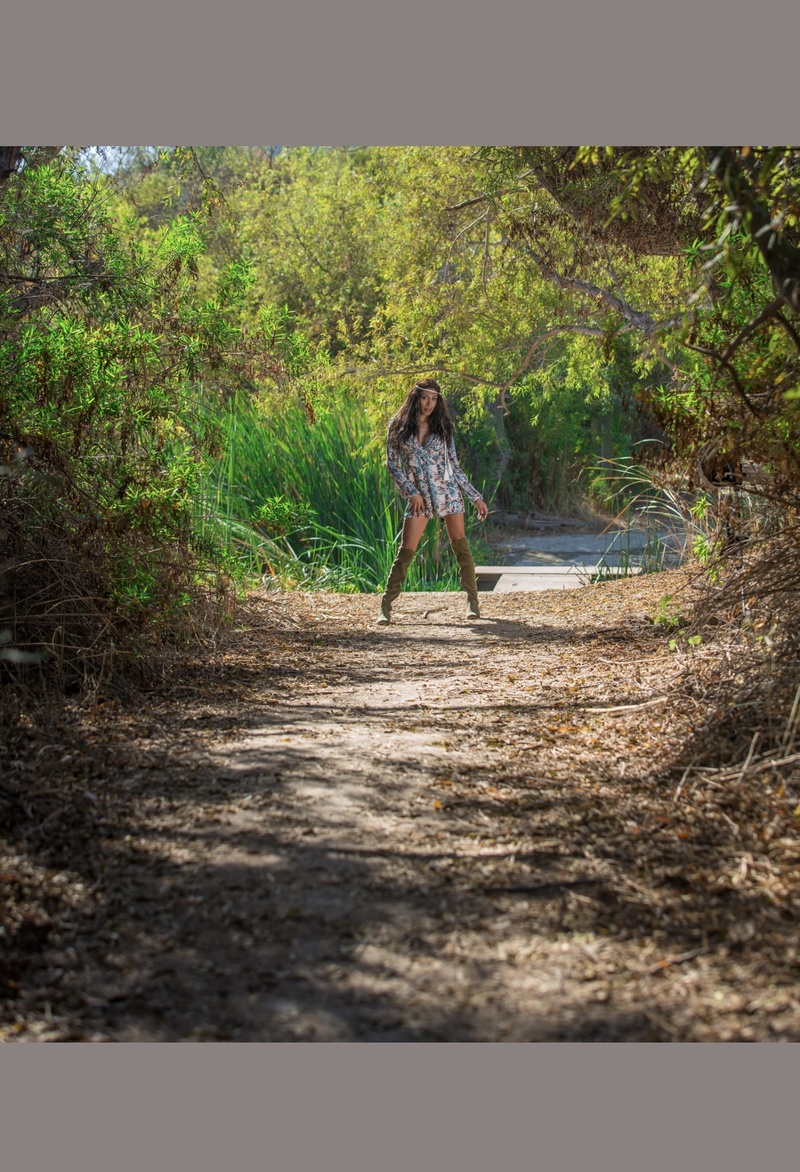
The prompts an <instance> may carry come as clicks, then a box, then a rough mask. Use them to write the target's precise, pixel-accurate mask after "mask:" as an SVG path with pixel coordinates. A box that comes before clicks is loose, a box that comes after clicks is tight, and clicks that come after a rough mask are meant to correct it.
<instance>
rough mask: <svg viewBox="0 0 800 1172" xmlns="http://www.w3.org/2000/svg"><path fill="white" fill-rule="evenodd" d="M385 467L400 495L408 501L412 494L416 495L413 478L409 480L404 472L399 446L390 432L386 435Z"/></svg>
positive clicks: (417, 490)
mask: <svg viewBox="0 0 800 1172" xmlns="http://www.w3.org/2000/svg"><path fill="white" fill-rule="evenodd" d="M386 469H387V471H388V473H389V475H390V476H391V478H392V480H393V481H394V486H395V488H396V489H397V491H398V492H399V493H400V495H401V496H402V497H404V498H405V499H406V500H407V501H410V500H411V498H412V496H416V495H417V493H418V492H419V489H418V488H417V486H416V485H415V484H414V482H413V480H409V478H408V476H407V474H406V470H405V468H404V467H403V464H402V461H401V459H400V451H399V448H398V446H397V444H396V443H394V441H393V440H392V436H391V432H390V433H389V435H388V436H387V437H386Z"/></svg>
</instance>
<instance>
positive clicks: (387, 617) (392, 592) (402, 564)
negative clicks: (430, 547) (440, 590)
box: [377, 545, 417, 623]
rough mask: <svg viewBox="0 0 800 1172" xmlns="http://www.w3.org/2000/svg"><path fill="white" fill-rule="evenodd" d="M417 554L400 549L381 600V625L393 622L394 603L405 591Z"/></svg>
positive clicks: (404, 548) (379, 617)
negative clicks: (409, 568)
mask: <svg viewBox="0 0 800 1172" xmlns="http://www.w3.org/2000/svg"><path fill="white" fill-rule="evenodd" d="M416 552H417V551H416V550H415V549H406V547H405V546H404V545H401V546H400V548H399V549H398V551H397V557H396V558H395V559H394V563H393V565H392V568H391V570H390V571H389V580H388V581H387V583H386V589H385V590H384V592H383V598H382V599H381V613H380V615H379V616H378V619H377V621H378V622H379V623H390V622H391V621H392V603H393V602H394V600H395V599H396V598H397V596H398V594H399V593H400V591H401V590H402V589H403V583H404V582H405V580H406V574H407V573H408V567H409V566H410V565H411V563H412V562H413V560H414V555H415V554H416Z"/></svg>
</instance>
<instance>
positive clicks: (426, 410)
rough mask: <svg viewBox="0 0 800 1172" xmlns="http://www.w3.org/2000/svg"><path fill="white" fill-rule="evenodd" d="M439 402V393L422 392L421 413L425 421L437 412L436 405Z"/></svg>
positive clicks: (420, 395) (420, 398)
mask: <svg viewBox="0 0 800 1172" xmlns="http://www.w3.org/2000/svg"><path fill="white" fill-rule="evenodd" d="M438 402H439V392H438V391H430V390H426V391H420V393H419V413H420V415H421V416H422V418H423V419H427V418H428V416H429V415H432V414H433V412H434V411H435V410H436V404H437V403H438Z"/></svg>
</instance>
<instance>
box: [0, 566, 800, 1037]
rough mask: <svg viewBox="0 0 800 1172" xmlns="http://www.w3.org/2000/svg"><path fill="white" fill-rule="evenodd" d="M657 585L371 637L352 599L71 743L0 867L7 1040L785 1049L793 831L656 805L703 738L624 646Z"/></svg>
mask: <svg viewBox="0 0 800 1172" xmlns="http://www.w3.org/2000/svg"><path fill="white" fill-rule="evenodd" d="M670 580H672V581H673V587H672V588H673V589H674V588H675V585H674V584H675V583H677V581H678V578H677V577H675V578H673V579H670V578H669V576H668V575H663V576H660V578H659V579H648V580H641V581H632V580H629V581H626V582H617V583H609V584H606V585H605V586H602V587H598V588H594V589H587V590H581V591H564V592H561V593H558V592H553V593H547V594H542V593H537V594H517V595H514V594H505V595H503V596H497V597H492V596H491V595H489V596H487V597H486V599H485V603H484V610H485V613H486V616H487V617H486V619H485V620H484V621H481V622H480V623H472V624H469V623H467V622H466V621H465V620H463V619H462V618H461V615H462V614H463V609H464V607H463V601H462V598H461V597H460V596H458V595H434V594H430V595H406V596H404V597H403V599H402V600H401V602H400V603H399V604H398V605H397V607H396V616H397V618H396V622H395V623H393V625H392V626H391V627H390V628H388V629H381V628H376V627H375V626H374V615H375V610H376V602H375V599H374V598H367V597H360V596H348V595H324V596H323V595H281V594H272V595H266V596H264V597H263V598H261V599H256V600H254V602H253V607H252V611H251V614H250V622H249V624H248V626H247V628H246V629H243V630H241V631H239V632H238V633H237V634H236V635H235V636H233V637H231V638H230V639H229V640H228V641H227V643H226V645H225V647H224V648H222V649H220V651H219V652H218V653H217V654H216V655H215V656H213V657H212V658H211V659H210V660H209V661H208V662H207V663H205V664H202V663H198V664H195V665H194V666H191V665H189V666H187V669H186V675H185V678H184V679H183V680H182V681H181V682H180V683H178V684H173V685H172V686H171V688H170V689H168V690H165V691H163V692H162V693H161V694H157V695H154V696H153V697H151V698H150V700H149V701H148V702H147V703H146V704H143V705H142V706H141V707H139V708H137V709H133V708H128V709H119V710H116V711H111V712H109V711H107V710H106V711H103V712H98V711H95V712H94V713H92V714H91V715H90V714H85V715H84V716H83V717H82V718H81V719H82V720H83V721H84V724H83V739H82V740H81V741H76V740H75V739H74V738H73V740H72V741H71V742H70V745H69V746H67V747H68V748H69V749H70V753H69V754H68V756H69V758H70V760H69V762H68V763H67V764H66V765H62V768H67V769H68V770H71V771H72V773H71V777H72V783H71V784H72V785H73V790H72V791H71V792H72V793H73V797H72V799H71V803H70V806H69V812H68V813H66V814H59V809H60V808H59V807H57V806H53V807H52V809H51V810H50V812H49V813H47V814H46V818H50V819H51V821H50V823H49V827H47V828H46V829H45V831H44V833H43V835H40V837H39V839H37V840H36V842H35V843H33V846H36V850H38V854H37V853H36V850H33V846H32V845H31V843H32V842H33V840H30V841H29V843H28V847H29V849H28V853H27V854H26V853H25V851H23V850H22V849H21V848H20V849H19V850H18V851H17V854H16V855H12V856H9V857H8V859H7V861H6V863H5V878H6V881H8V882H11V881H12V880H13V881H15V882H16V883H17V885H18V887H20V888H24V885H25V883H27V884H28V889H29V899H30V901H31V902H30V908H29V910H28V912H27V913H25V914H27V916H28V920H27V923H28V932H29V934H30V933H31V932H34V935H35V931H36V930H37V924H38V931H39V933H40V937H41V941H40V944H38V945H36V947H35V948H33V951H32V953H31V955H32V957H33V959H32V960H30V962H29V963H26V964H25V965H22V964H21V962H20V964H21V967H20V968H19V971H17V972H15V974H13V976H12V979H11V980H10V982H9V988H10V990H11V992H10V994H9V999H8V1001H7V1002H6V1008H5V1011H4V1019H3V1020H4V1022H5V1025H4V1031H5V1034H4V1036H6V1037H8V1038H20V1039H26V1038H39V1039H44V1040H57V1039H71V1038H88V1039H96V1040H105V1039H109V1040H178V1039H186V1040H204V1039H236V1040H254V1041H255V1040H294V1039H298V1040H318V1041H325V1040H341V1041H346V1040H400V1041H413V1040H420V1041H437V1040H442V1041H528V1040H532V1041H536V1040H580V1041H587V1040H597V1041H645V1040H664V1041H670V1040H698V1041H702V1040H731V1039H739V1040H745V1039H763V1040H777V1039H781V1038H786V1039H792V1040H799V1039H800V993H799V991H798V983H797V974H798V960H797V911H798V908H799V907H800V900H799V899H798V885H797V883H794V884H792V883H791V882H790V881H789V880H787V878H786V875H787V874H788V875H794V876H795V879H796V877H797V870H796V863H797V861H798V860H800V854H798V850H797V835H796V831H794V830H793V829H792V823H791V812H788V813H787V812H786V811H785V810H783V807H781V806H780V803H778V804H777V805H776V802H775V801H772V802H766V801H765V807H764V809H763V810H759V811H754V812H751V814H752V826H749V828H747V829H745V828H743V827H742V825H740V824H739V823H738V822H737V817H738V815H737V813H736V810H735V809H734V805H735V802H734V799H733V798H731V800H730V801H731V802H734V805H731V804H730V803H728V805H726V799H725V796H724V795H720V794H719V793H716V792H714V791H713V790H708V789H705V788H704V786H703V785H702V784H700V783H693V784H692V787H691V789H692V792H691V794H690V795H688V796H687V795H686V794H681V793H678V794H677V797H676V791H677V789H678V781H679V780H680V776H681V768H682V760H683V757H681V756H680V754H681V753H683V754H684V755H685V752H686V744H687V740H691V737H692V736H694V735H697V730H698V729H699V727H700V725H701V723H702V721H703V720H705V719H707V718H708V712H707V711H705V710H704V708H703V705H701V704H699V703H698V702H697V701H696V700H694V701H693V700H692V699H691V696H690V695H689V694H688V693H686V692H685V690H684V691H683V692H678V691H677V690H676V689H677V687H678V680H679V678H681V677H682V674H683V671H684V669H685V657H684V659H681V657H680V656H676V655H675V653H673V652H671V651H670V650H669V648H668V646H667V640H665V639H664V638H663V637H659V636H658V635H657V634H656V633H655V631H654V628H653V625H652V623H651V622H649V621H648V620H647V617H646V616H647V613H648V612H652V611H653V609H654V607H655V603H656V601H657V599H658V598H659V597H660V596H661V595H662V594H663V593H664V592H665V588H666V587H665V583H667V584H668V582H669V581H670ZM68 731H69V730H67V731H66V732H65V733H64V737H65V738H67V737H68ZM63 747H64V746H63V745H60V746H59V751H61V748H63ZM40 784H41V783H40ZM86 794H88V795H89V796H88V797H87V796H86ZM776 809H778V810H779V813H778V815H776V812H775V811H776ZM781 812H782V813H781ZM60 817H63V818H64V819H66V820H68V819H69V818H72V819H73V821H74V824H75V825H74V831H73V833H72V834H71V835H70V836H67V835H66V834H65V836H64V842H63V844H61V845H56V843H55V842H54V841H52V837H53V835H54V834H55V830H56V827H57V826H58V820H59V818H60ZM776 817H777V823H776ZM45 820H46V819H45ZM748 825H749V824H748ZM770 827H771V829H769V828H770ZM48 831H49V833H50V835H51V841H50V844H49V845H48V842H47V833H48ZM767 831H769V832H768V833H767ZM60 842H61V840H59V843H60ZM48 851H49V855H48ZM59 852H60V853H59ZM792 852H794V854H792ZM31 859H39V862H33V861H31ZM793 859H794V862H792V860H793ZM781 860H784V862H785V866H784V867H783V871H780V869H779V867H778V864H780V862H781ZM786 860H788V862H786ZM792 867H795V870H794V871H792V870H791V868H792ZM787 868H788V870H787ZM37 884H38V885H39V886H38V891H39V894H38V895H36V891H37ZM37 900H38V902H37ZM23 912H24V909H23ZM20 914H21V915H22V914H23V913H20ZM37 916H38V919H37ZM17 928H19V924H17Z"/></svg>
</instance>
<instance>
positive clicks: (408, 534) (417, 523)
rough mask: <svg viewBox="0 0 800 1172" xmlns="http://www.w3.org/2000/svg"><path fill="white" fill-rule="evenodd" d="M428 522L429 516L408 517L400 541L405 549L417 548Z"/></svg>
mask: <svg viewBox="0 0 800 1172" xmlns="http://www.w3.org/2000/svg"><path fill="white" fill-rule="evenodd" d="M447 519H448V521H449V520H450V518H449V517H448V518H447ZM427 524H428V518H427V517H406V519H405V521H404V522H403V537H402V539H401V541H400V545H401V547H402V548H403V549H416V548H417V546H418V545H419V543H420V538H421V537H422V534H423V533H424V532H425V526H426V525H427ZM462 528H463V524H462Z"/></svg>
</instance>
